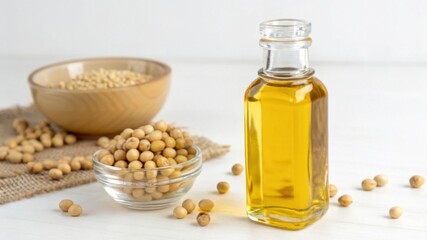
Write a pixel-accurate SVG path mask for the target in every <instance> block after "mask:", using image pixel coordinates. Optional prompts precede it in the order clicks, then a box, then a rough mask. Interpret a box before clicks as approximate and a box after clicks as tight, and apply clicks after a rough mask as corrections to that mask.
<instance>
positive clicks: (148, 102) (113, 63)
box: [28, 58, 171, 137]
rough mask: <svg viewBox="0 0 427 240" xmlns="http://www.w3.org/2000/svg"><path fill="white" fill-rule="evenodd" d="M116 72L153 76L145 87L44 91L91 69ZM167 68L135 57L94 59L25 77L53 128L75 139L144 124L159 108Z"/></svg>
mask: <svg viewBox="0 0 427 240" xmlns="http://www.w3.org/2000/svg"><path fill="white" fill-rule="evenodd" d="M100 68H104V69H115V70H125V69H132V70H133V71H137V72H141V73H145V74H149V75H152V76H153V78H152V79H151V80H149V81H147V82H145V83H142V84H138V85H133V86H127V87H119V88H110V89H94V90H65V89H60V88H51V87H48V86H49V85H51V84H55V83H58V82H60V81H63V80H67V79H70V78H73V77H75V76H76V75H79V74H81V73H83V72H86V71H90V70H99V69H100ZM170 75H171V69H170V67H169V66H167V65H166V64H164V63H160V62H156V61H152V60H147V59H138V58H93V59H81V60H73V61H67V62H61V63H56V64H52V65H48V66H45V67H42V68H39V69H37V70H35V71H34V72H32V73H31V74H30V76H29V78H28V82H29V84H30V87H31V93H32V95H33V99H34V102H35V104H36V106H37V107H38V109H39V110H40V111H41V112H42V113H43V114H44V115H45V116H46V117H47V118H48V119H49V120H50V121H51V122H52V123H54V124H56V125H58V126H59V127H61V128H63V129H64V130H66V131H67V132H72V133H75V134H77V135H79V136H87V137H90V136H93V137H95V136H100V135H112V134H116V133H118V132H120V131H122V130H123V129H125V128H137V127H139V126H141V125H144V124H147V123H149V122H150V120H151V119H152V118H153V117H154V116H155V115H156V114H157V113H158V112H159V111H160V109H161V108H162V106H163V104H164V102H165V100H166V97H167V94H168V91H169V85H170Z"/></svg>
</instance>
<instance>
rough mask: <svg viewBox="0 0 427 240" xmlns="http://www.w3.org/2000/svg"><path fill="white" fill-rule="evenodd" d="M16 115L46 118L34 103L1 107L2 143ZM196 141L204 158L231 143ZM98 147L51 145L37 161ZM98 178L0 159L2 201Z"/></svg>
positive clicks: (86, 143)
mask: <svg viewBox="0 0 427 240" xmlns="http://www.w3.org/2000/svg"><path fill="white" fill-rule="evenodd" d="M16 117H23V118H26V119H28V120H29V121H30V123H31V124H35V123H37V122H40V121H41V120H44V117H43V116H42V115H41V113H40V112H39V111H38V110H37V109H36V107H34V106H29V107H14V108H9V109H4V110H0V145H1V143H3V141H4V140H5V139H7V138H10V137H14V136H15V135H16V134H15V132H14V130H13V129H12V127H11V126H12V121H13V119H14V118H16ZM192 138H193V142H194V144H196V145H198V146H199V147H200V148H201V149H202V152H203V160H204V161H205V160H209V159H212V158H216V157H219V156H222V155H224V154H226V153H227V152H228V150H229V147H228V146H226V145H221V144H217V143H215V142H213V141H211V140H209V139H208V138H205V137H201V136H192ZM98 149H99V147H98V146H96V144H95V141H88V140H85V141H78V142H77V143H76V144H74V145H68V146H64V147H61V148H49V149H45V150H43V151H41V152H39V153H36V154H34V161H42V160H44V159H47V158H49V159H54V160H58V159H59V158H61V157H62V156H77V155H85V156H86V155H90V154H93V153H94V152H95V151H96V150H98ZM94 181H96V179H95V176H94V173H93V171H92V170H87V171H76V172H71V173H70V174H67V175H66V176H65V177H64V178H63V179H61V180H59V181H53V180H50V178H49V176H48V172H47V171H44V172H43V173H42V174H30V173H28V171H27V167H26V165H25V164H14V163H9V162H7V161H0V204H5V203H8V202H12V201H17V200H19V199H22V198H29V197H32V196H34V195H37V194H41V193H46V192H51V191H56V190H60V189H64V188H69V187H73V186H78V185H81V184H86V183H90V182H94Z"/></svg>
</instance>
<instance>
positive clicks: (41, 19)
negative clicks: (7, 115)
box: [0, 0, 427, 240]
mask: <svg viewBox="0 0 427 240" xmlns="http://www.w3.org/2000/svg"><path fill="white" fill-rule="evenodd" d="M0 3H1V6H0V31H1V32H0V71H1V73H2V74H1V75H0V107H1V108H5V107H8V106H12V105H15V104H28V103H30V102H31V95H30V92H29V90H28V86H27V83H26V77H27V76H28V74H29V73H30V72H31V71H32V70H34V69H35V68H38V67H40V66H42V65H45V64H49V63H52V62H55V61H60V60H65V59H70V58H82V57H93V56H134V57H146V58H155V59H158V60H162V61H165V62H166V63H168V64H170V65H171V67H172V69H173V77H172V88H171V91H170V95H169V97H168V101H167V102H166V104H165V106H164V108H163V109H162V111H161V112H160V113H159V115H158V117H157V118H158V119H166V120H168V121H172V122H176V123H178V124H180V125H185V126H189V127H190V130H191V131H192V132H194V133H198V134H202V135H205V136H208V137H210V138H211V139H213V140H215V141H217V142H221V143H227V144H230V145H231V146H232V148H231V152H230V153H229V154H228V155H227V156H225V157H223V158H220V159H216V160H213V161H211V162H208V163H206V165H205V168H204V171H203V173H202V174H201V175H200V176H199V178H198V179H197V182H196V184H195V186H194V187H193V189H192V190H191V191H190V193H189V195H187V196H188V197H192V198H194V199H195V200H198V199H201V198H204V197H209V198H212V199H213V200H214V201H215V202H216V203H217V204H218V207H217V208H216V210H215V211H214V212H213V213H212V218H213V220H212V224H211V225H209V226H208V227H207V228H198V227H196V226H194V217H195V216H189V218H187V219H185V220H183V221H178V220H175V219H172V218H171V217H170V213H171V211H172V209H171V208H169V209H165V210H161V211H154V212H137V211H130V210H126V209H124V208H122V207H120V206H118V205H117V204H115V203H114V202H113V200H111V199H110V198H109V197H108V196H107V195H106V193H104V192H103V190H102V188H101V187H100V185H98V184H96V183H95V184H90V185H87V186H82V187H77V188H72V189H67V190H64V191H58V192H55V193H50V194H44V195H40V196H37V197H34V198H31V199H28V200H22V201H18V202H14V203H10V204H7V205H4V206H0V226H1V227H0V239H29V238H31V239H59V238H61V239H75V238H86V239H99V238H103V239H118V238H126V239H169V238H176V239H233V240H234V239H284V238H285V239H357V240H359V239H427V207H426V205H425V204H424V203H425V202H426V201H427V187H426V186H424V188H422V189H418V190H414V189H411V188H409V187H408V179H409V177H410V176H412V175H414V174H422V175H424V176H427V127H426V123H427V110H426V109H427V95H426V94H425V91H426V90H425V89H427V44H426V43H427V14H426V12H427V2H426V1H391V0H389V1H385V0H379V1H372V0H371V1H366V0H359V1H338V0H336V1H308V0H300V1H284V0H282V1H272V0H264V1H231V0H230V1H226V0H217V1H203V0H199V1H189V0H181V1H165V0H158V1H145V0H139V1H113V0H104V1H89V0H86V1H83V0H74V1H62V0H56V1H54V0H46V1H19V0H18V1H16V0H14V1H0ZM283 17H286V18H302V19H306V20H309V21H311V22H312V23H313V33H312V37H313V40H314V43H313V46H312V48H311V50H310V53H311V59H312V60H313V61H312V66H313V67H314V68H315V69H316V72H317V73H316V74H317V76H318V77H319V78H320V79H321V80H322V81H323V82H324V83H325V84H326V86H327V87H328V90H329V94H330V98H329V100H330V102H329V104H330V105H329V106H330V111H329V114H330V115H329V116H330V122H329V123H330V180H331V182H332V183H335V184H336V185H337V186H338V188H339V194H344V193H349V194H350V195H352V196H353V198H354V204H353V205H352V206H351V207H350V208H340V207H338V206H337V204H336V198H335V199H332V200H331V205H330V210H329V211H328V213H327V214H326V216H325V217H324V218H323V219H322V220H321V221H319V222H318V223H316V224H314V225H313V226H310V227H309V228H307V229H305V230H302V231H298V232H289V231H284V230H279V229H275V228H269V227H264V226H260V225H257V224H253V223H251V222H250V221H249V220H247V218H246V217H245V212H244V211H245V210H244V208H245V200H244V192H245V186H244V176H239V177H232V176H230V175H229V174H228V171H229V168H230V166H231V165H232V164H233V163H235V162H240V163H243V162H244V154H243V152H244V150H243V103H242V100H243V99H242V98H243V93H244V90H245V88H246V87H247V85H249V83H250V82H251V81H252V80H253V79H254V78H255V77H256V72H257V70H258V68H259V67H260V60H261V49H260V47H258V37H259V35H258V24H259V22H261V21H263V20H267V19H274V18H283ZM378 173H384V174H387V175H388V176H389V178H390V184H389V186H387V187H385V188H378V189H376V190H375V191H373V192H369V193H367V192H363V191H361V190H360V182H361V181H362V180H363V179H364V178H367V177H373V176H374V175H375V174H378ZM220 180H227V181H229V182H230V184H231V190H230V193H229V194H227V195H226V196H218V195H217V194H215V193H213V191H214V189H215V185H216V182H218V181H220ZM62 198H73V199H74V200H76V201H78V202H79V203H80V204H81V205H82V206H83V208H84V209H85V214H84V215H83V216H82V217H81V218H78V219H71V218H67V217H66V216H64V215H61V214H60V213H59V212H57V210H56V204H57V203H58V202H59V200H61V199H62ZM394 205H400V206H401V207H402V208H403V209H404V215H403V216H402V218H401V219H399V220H390V219H389V218H388V217H387V213H388V209H389V208H390V207H392V206H394ZM23 229H24V230H23ZM47 232H48V233H49V234H47Z"/></svg>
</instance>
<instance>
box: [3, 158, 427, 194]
mask: <svg viewBox="0 0 427 240" xmlns="http://www.w3.org/2000/svg"><path fill="white" fill-rule="evenodd" d="M9 154H10V153H9ZM424 182H425V180H424V178H423V177H422V176H420V175H414V176H412V177H411V178H410V179H409V184H411V187H413V188H420V187H421V186H422V185H423V184H424Z"/></svg>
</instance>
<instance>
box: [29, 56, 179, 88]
mask: <svg viewBox="0 0 427 240" xmlns="http://www.w3.org/2000/svg"><path fill="white" fill-rule="evenodd" d="M100 60H102V61H109V60H123V61H129V60H133V61H140V62H149V63H154V64H157V65H159V66H161V67H162V68H164V69H165V72H164V74H162V75H160V76H158V77H156V78H153V79H151V80H149V81H146V82H143V83H138V84H135V85H130V86H124V87H115V88H100V89H88V90H82V89H73V90H68V89H62V88H52V87H47V86H43V85H41V84H38V83H36V82H34V79H33V78H34V75H36V74H38V73H40V72H42V71H44V70H47V69H50V68H55V67H58V66H60V65H67V64H71V63H78V62H90V61H100ZM171 71H172V70H171V68H170V67H169V65H167V64H165V63H162V62H159V61H156V60H152V59H148V58H136V57H96V58H80V59H72V60H66V61H60V62H56V63H52V64H48V65H45V66H42V67H40V68H37V69H36V70H34V71H32V72H31V73H30V75H29V76H28V83H29V84H30V86H31V87H32V88H42V89H46V90H50V91H59V92H73V93H77V92H79V93H82V92H83V93H89V92H92V93H93V92H105V91H120V90H126V89H130V88H134V87H138V86H141V85H144V84H147V83H150V82H152V81H158V80H159V79H162V78H164V77H166V76H168V75H170V74H171Z"/></svg>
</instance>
